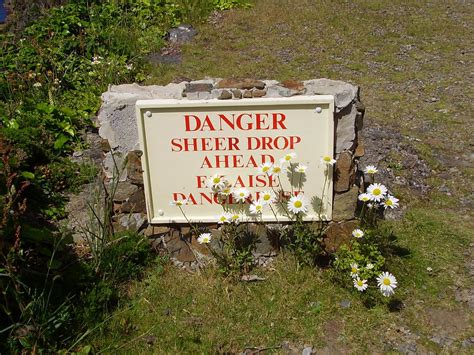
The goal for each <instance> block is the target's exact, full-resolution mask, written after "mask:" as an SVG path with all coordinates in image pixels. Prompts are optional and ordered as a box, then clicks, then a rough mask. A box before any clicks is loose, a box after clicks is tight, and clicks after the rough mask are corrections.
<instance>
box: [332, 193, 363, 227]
mask: <svg viewBox="0 0 474 355" xmlns="http://www.w3.org/2000/svg"><path fill="white" fill-rule="evenodd" d="M358 196H359V188H358V187H357V186H352V188H351V189H350V190H349V191H347V192H344V193H339V194H337V193H336V194H334V203H333V209H332V220H333V221H344V220H349V219H353V218H354V217H355V213H356V208H357V197H358Z"/></svg>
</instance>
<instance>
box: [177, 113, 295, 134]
mask: <svg viewBox="0 0 474 355" xmlns="http://www.w3.org/2000/svg"><path fill="white" fill-rule="evenodd" d="M285 120H286V116H285V114H283V113H238V114H236V113H232V114H228V115H227V116H226V115H224V114H223V113H218V114H215V115H214V116H212V115H206V116H204V117H202V116H201V117H199V116H197V115H184V127H185V130H186V132H194V131H224V130H226V129H230V130H232V131H235V130H241V131H262V130H264V131H266V130H277V129H286V126H285Z"/></svg>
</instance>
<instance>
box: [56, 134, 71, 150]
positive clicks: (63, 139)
mask: <svg viewBox="0 0 474 355" xmlns="http://www.w3.org/2000/svg"><path fill="white" fill-rule="evenodd" d="M68 141H69V137H67V136H65V135H64V134H61V135H60V136H59V138H58V139H56V141H55V142H54V149H61V148H62V147H63V146H64V144H66V143H67V142H68Z"/></svg>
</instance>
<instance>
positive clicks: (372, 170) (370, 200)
mask: <svg viewBox="0 0 474 355" xmlns="http://www.w3.org/2000/svg"><path fill="white" fill-rule="evenodd" d="M364 172H365V173H367V174H371V175H374V174H376V173H377V172H378V170H377V168H376V167H375V166H372V165H369V166H367V167H366V168H365V169H364ZM359 201H362V202H364V203H367V206H368V207H369V208H372V207H378V206H383V207H384V208H385V209H387V208H397V207H398V201H399V199H398V198H396V197H394V196H392V195H390V194H389V193H388V189H387V187H386V186H385V185H382V184H379V183H375V182H374V183H372V184H370V185H369V186H368V187H367V192H365V193H362V194H360V195H359Z"/></svg>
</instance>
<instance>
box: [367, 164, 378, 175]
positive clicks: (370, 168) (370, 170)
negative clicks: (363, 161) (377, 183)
mask: <svg viewBox="0 0 474 355" xmlns="http://www.w3.org/2000/svg"><path fill="white" fill-rule="evenodd" d="M364 172H365V173H366V174H371V175H373V174H376V173H378V170H377V168H376V167H375V166H373V165H367V167H366V168H365V170H364Z"/></svg>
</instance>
